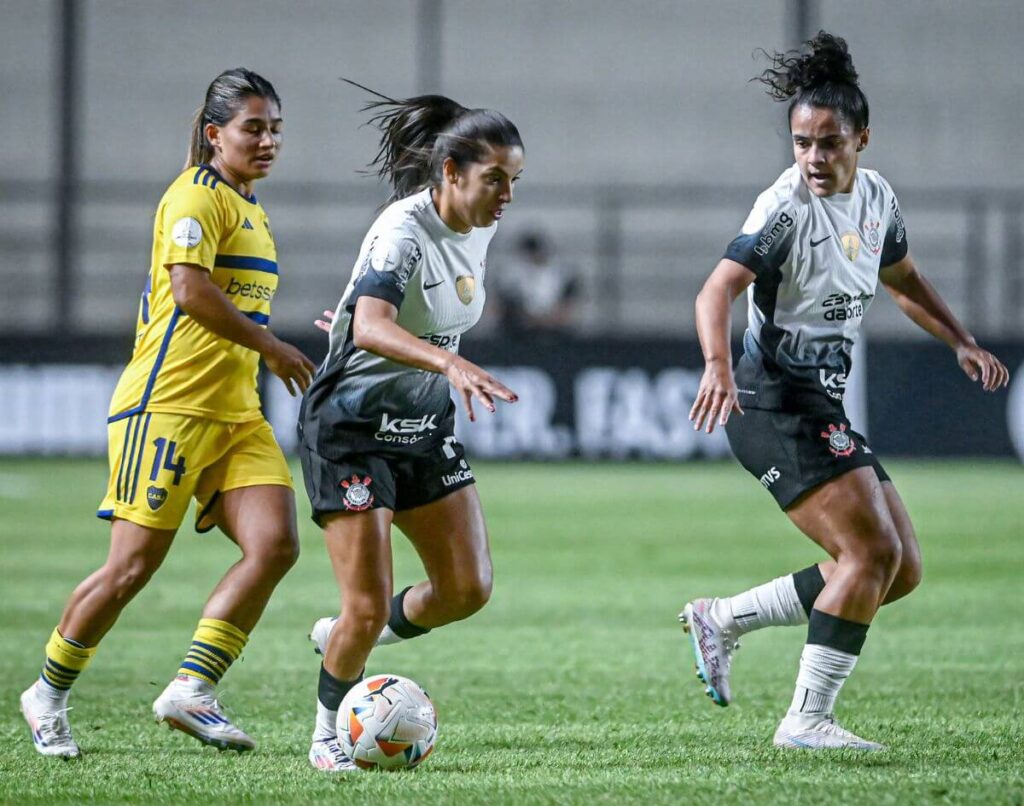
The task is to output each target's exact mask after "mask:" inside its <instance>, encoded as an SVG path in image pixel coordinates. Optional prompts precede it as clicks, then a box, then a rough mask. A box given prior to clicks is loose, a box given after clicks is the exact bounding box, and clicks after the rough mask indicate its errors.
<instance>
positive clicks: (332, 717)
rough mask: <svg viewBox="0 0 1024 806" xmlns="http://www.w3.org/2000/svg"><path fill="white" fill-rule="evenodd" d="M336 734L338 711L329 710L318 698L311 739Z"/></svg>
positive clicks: (316, 739) (331, 736)
mask: <svg viewBox="0 0 1024 806" xmlns="http://www.w3.org/2000/svg"><path fill="white" fill-rule="evenodd" d="M337 735H338V712H337V711H331V710H330V709H328V708H327V706H326V705H324V704H323V703H322V702H320V700H317V701H316V724H315V725H314V726H313V741H314V742H318V741H321V740H322V739H333V738H334V737H335V736H337Z"/></svg>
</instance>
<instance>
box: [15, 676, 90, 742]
mask: <svg viewBox="0 0 1024 806" xmlns="http://www.w3.org/2000/svg"><path fill="white" fill-rule="evenodd" d="M38 686H39V682H38V681H37V682H35V683H33V684H32V685H31V686H29V687H28V688H27V689H25V691H23V692H22V694H21V713H22V715H24V717H25V721H26V722H28V727H29V730H31V731H32V743H33V744H34V745H35V748H36V750H37V751H38V752H39V753H42V754H43V755H44V756H56V757H58V758H78V757H79V756H80V755H82V751H81V750H79V749H78V745H77V744H76V743H75V740H74V739H73V738H72V736H71V723H70V722H68V711H70V710H71V709H70V708H66V707H64V708H59V707H56V703H54V702H53V700H52V699H50V698H49V697H45V696H42V695H40V693H39V691H38V688H37V687H38Z"/></svg>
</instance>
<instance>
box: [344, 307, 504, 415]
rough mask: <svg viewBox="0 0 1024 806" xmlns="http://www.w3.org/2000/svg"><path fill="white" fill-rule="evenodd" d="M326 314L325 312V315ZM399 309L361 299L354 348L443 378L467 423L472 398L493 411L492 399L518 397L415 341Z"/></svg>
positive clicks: (475, 370) (458, 360) (462, 361)
mask: <svg viewBox="0 0 1024 806" xmlns="http://www.w3.org/2000/svg"><path fill="white" fill-rule="evenodd" d="M325 313H326V312H325ZM397 319H398V308H396V307H395V306H394V305H392V304H391V303H390V302H387V301H386V300H382V299H377V298H375V297H360V298H359V299H358V300H357V301H356V309H355V313H354V314H353V316H352V339H353V341H354V342H355V345H356V347H358V348H359V349H360V350H366V351H368V352H371V353H374V354H376V355H379V356H383V357H384V358H387V359H389V360H391V361H396V362H397V363H399V364H405V365H407V366H410V367H416V368H417V369H424V370H427V371H428V372H436V373H437V374H438V375H444V376H445V377H446V378H448V382H449V383H450V384H451V385H452V386H454V387H455V389H456V390H457V391H458V393H459V397H460V398H461V399H462V403H463V405H464V406H465V407H466V413H467V414H468V415H469V419H470V421H473V420H475V419H476V415H475V413H474V412H473V398H474V397H475V398H476V399H477V400H479V401H480V402H481V403H482V404H483V405H484V407H485V408H486V409H487V410H488V411H490V412H493V411H494V398H496V397H497V398H500V399H501V400H504V401H506V402H508V403H515V402H516V401H517V400H518V399H519V396H518V395H517V394H516V393H515V392H513V391H512V390H511V389H509V388H508V387H507V386H505V385H504V384H503V383H501V381H499V380H498V379H497V378H495V377H493V376H492V375H490V374H488V373H487V372H485V371H484V370H483V369H481V368H480V367H478V366H477V365H476V364H473V363H471V362H469V361H467V360H466V359H464V358H462V357H460V356H458V355H456V354H455V353H449V352H448V351H447V350H442V349H441V348H440V347H435V346H434V345H433V344H430V343H429V342H426V341H424V340H423V339H418V338H416V337H415V336H414V335H412V333H410V332H409V331H408V330H406V329H405V328H403V327H402V326H401V325H399V324H398V322H397Z"/></svg>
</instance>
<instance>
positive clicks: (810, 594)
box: [793, 563, 825, 617]
mask: <svg viewBox="0 0 1024 806" xmlns="http://www.w3.org/2000/svg"><path fill="white" fill-rule="evenodd" d="M793 587H794V588H796V595H797V598H798V599H799V600H800V604H801V605H802V606H803V608H804V612H805V613H806V614H807V616H808V617H810V615H811V611H812V610H813V609H814V603H815V602H816V601H817V600H818V596H819V595H821V592H822V591H823V590H825V577H823V576H822V575H821V569H820V568H818V565H817V563H815V564H814V565H812V566H810V567H809V568H804V569H803V570H802V571H797V572H796V573H794V574H793Z"/></svg>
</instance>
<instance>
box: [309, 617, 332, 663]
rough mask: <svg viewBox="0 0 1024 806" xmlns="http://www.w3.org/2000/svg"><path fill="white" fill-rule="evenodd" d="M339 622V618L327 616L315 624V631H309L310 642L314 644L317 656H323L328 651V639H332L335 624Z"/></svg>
mask: <svg viewBox="0 0 1024 806" xmlns="http://www.w3.org/2000/svg"><path fill="white" fill-rule="evenodd" d="M337 620H338V617H337V616H327V617H326V618H318V619H317V620H316V621H315V622H313V629H311V630H310V631H309V640H310V641H312V642H313V651H314V652H315V653H316V654H317V655H323V654H324V652H326V651H327V639H329V638H330V637H331V630H333V629H334V623H335V622H336V621H337Z"/></svg>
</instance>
